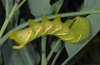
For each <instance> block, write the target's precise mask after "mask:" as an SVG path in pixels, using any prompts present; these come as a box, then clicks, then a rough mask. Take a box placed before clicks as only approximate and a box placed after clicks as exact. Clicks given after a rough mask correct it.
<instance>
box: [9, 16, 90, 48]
mask: <svg viewBox="0 0 100 65" xmlns="http://www.w3.org/2000/svg"><path fill="white" fill-rule="evenodd" d="M28 23H29V27H28V28H25V29H22V30H19V31H15V32H10V33H9V35H8V36H9V38H10V39H13V40H14V41H16V42H17V43H19V46H13V48H14V49H20V48H22V47H23V46H24V45H25V44H26V43H28V42H30V41H32V40H34V39H35V38H38V37H40V36H43V35H55V36H57V37H58V38H60V39H61V40H63V41H69V42H71V43H77V42H79V41H82V40H84V39H86V38H87V37H88V36H89V33H90V24H89V22H88V20H87V19H86V18H82V17H75V18H74V19H73V20H67V21H66V22H65V23H62V21H61V19H60V15H59V14H58V15H56V18H55V19H54V20H53V21H50V20H48V18H47V17H46V16H43V19H42V21H41V22H34V21H33V20H28Z"/></svg>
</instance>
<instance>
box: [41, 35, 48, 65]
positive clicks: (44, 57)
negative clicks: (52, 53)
mask: <svg viewBox="0 0 100 65" xmlns="http://www.w3.org/2000/svg"><path fill="white" fill-rule="evenodd" d="M41 49H42V57H41V58H42V59H41V65H47V60H46V37H45V36H42V45H41Z"/></svg>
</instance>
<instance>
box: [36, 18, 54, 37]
mask: <svg viewBox="0 0 100 65" xmlns="http://www.w3.org/2000/svg"><path fill="white" fill-rule="evenodd" d="M39 24H40V25H42V30H41V31H40V32H39V35H37V37H40V36H42V35H44V34H46V33H47V31H48V30H50V29H51V28H52V27H53V23H52V22H51V21H49V20H48V18H47V17H46V16H43V20H42V22H41V23H39Z"/></svg>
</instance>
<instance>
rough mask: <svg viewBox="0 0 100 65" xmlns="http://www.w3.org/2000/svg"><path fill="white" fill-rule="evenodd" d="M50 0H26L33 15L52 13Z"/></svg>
mask: <svg viewBox="0 0 100 65" xmlns="http://www.w3.org/2000/svg"><path fill="white" fill-rule="evenodd" d="M49 1H50V0H28V4H29V8H30V11H31V13H32V15H34V16H35V17H40V16H43V15H49V14H51V13H52V9H51V5H50V3H49Z"/></svg>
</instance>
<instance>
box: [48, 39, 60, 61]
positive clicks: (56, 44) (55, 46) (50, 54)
mask: <svg viewBox="0 0 100 65" xmlns="http://www.w3.org/2000/svg"><path fill="white" fill-rule="evenodd" d="M59 43H60V39H59V40H58V41H57V42H56V43H55V45H54V47H53V49H52V50H51V52H50V53H49V55H48V57H47V61H49V60H50V58H51V56H52V54H53V52H54V51H55V49H56V48H57V46H58V44H59Z"/></svg>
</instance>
